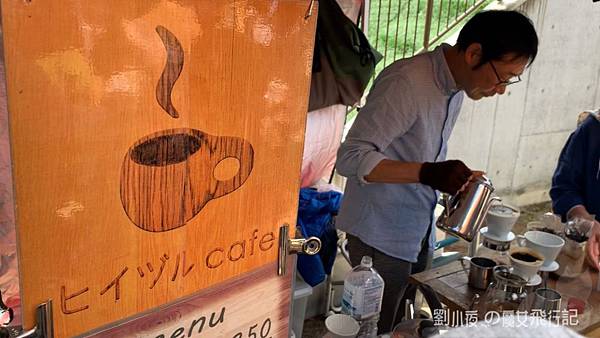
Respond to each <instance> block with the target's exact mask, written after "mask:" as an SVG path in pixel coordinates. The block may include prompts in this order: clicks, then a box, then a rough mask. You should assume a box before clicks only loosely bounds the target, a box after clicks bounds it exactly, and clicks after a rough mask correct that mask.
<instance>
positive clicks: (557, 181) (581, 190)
mask: <svg viewBox="0 0 600 338" xmlns="http://www.w3.org/2000/svg"><path fill="white" fill-rule="evenodd" d="M550 198H551V199H552V209H553V210H554V213H555V214H558V215H561V217H562V219H563V221H565V220H570V219H575V218H580V219H587V220H589V221H591V222H592V223H593V227H592V230H591V232H590V237H589V239H588V243H587V248H586V250H587V261H588V263H589V264H590V265H591V266H592V267H593V268H595V269H598V268H599V267H600V266H599V264H598V260H599V258H600V223H599V221H600V109H599V110H595V111H585V112H583V113H582V114H580V116H579V121H578V127H577V129H576V130H575V131H574V132H573V133H572V134H571V135H570V136H569V139H568V140H567V142H566V143H565V145H564V147H563V149H562V151H561V153H560V157H559V159H558V165H557V166H556V170H555V171H554V176H553V177H552V187H551V189H550Z"/></svg>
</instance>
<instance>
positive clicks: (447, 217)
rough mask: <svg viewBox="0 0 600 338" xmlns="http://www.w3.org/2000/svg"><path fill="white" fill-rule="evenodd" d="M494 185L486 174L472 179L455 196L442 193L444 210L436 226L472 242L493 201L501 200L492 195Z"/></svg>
mask: <svg viewBox="0 0 600 338" xmlns="http://www.w3.org/2000/svg"><path fill="white" fill-rule="evenodd" d="M492 192H494V187H493V186H492V182H491V181H490V180H489V179H488V178H487V177H486V176H484V175H481V176H478V177H476V178H475V179H473V180H471V181H470V182H469V184H468V185H467V187H466V189H465V190H463V191H462V192H459V193H458V194H456V195H454V196H451V197H450V196H449V195H448V194H442V203H443V205H444V212H443V213H442V215H440V217H439V218H438V220H437V222H436V226H437V227H438V228H440V229H442V230H443V231H445V232H447V233H449V234H451V235H454V236H458V237H460V238H462V239H464V240H466V241H467V242H471V241H472V240H473V238H474V237H475V235H476V234H477V232H479V229H480V228H481V225H482V224H483V220H484V219H485V216H486V214H487V212H488V209H489V208H490V206H491V204H492V201H494V200H495V201H501V199H500V198H498V197H496V196H492Z"/></svg>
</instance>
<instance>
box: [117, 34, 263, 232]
mask: <svg viewBox="0 0 600 338" xmlns="http://www.w3.org/2000/svg"><path fill="white" fill-rule="evenodd" d="M156 32H157V33H158V35H159V37H160V38H161V40H162V42H163V44H164V46H165V49H166V52H167V62H166V64H165V68H164V69H163V72H162V75H161V77H160V79H159V81H158V84H157V86H156V100H157V101H158V104H159V105H160V107H161V108H162V109H163V110H164V111H165V112H166V113H167V114H169V115H170V116H171V117H172V118H178V117H179V112H178V111H177V109H176V108H175V107H174V105H173V102H172V99H171V93H172V91H173V87H174V85H175V82H176V81H177V79H178V78H179V76H180V75H181V72H182V70H183V64H184V50H183V48H182V46H181V44H180V43H179V41H178V39H177V37H176V36H175V35H174V34H173V33H172V32H170V31H169V30H168V29H166V28H165V27H163V26H157V27H156ZM229 158H232V159H235V160H237V161H238V163H239V169H238V170H237V173H235V174H234V175H233V176H232V177H230V178H227V179H224V180H220V179H217V178H215V177H214V170H215V168H216V167H217V165H218V164H219V163H221V161H223V160H225V159H229ZM253 162H254V150H253V148H252V145H251V144H250V143H249V142H248V141H246V140H244V139H242V138H239V137H232V136H214V135H209V134H207V133H205V132H203V131H201V130H197V129H190V128H179V129H168V130H162V131H158V132H156V133H153V134H150V135H147V136H145V137H143V138H141V139H139V140H138V141H137V142H135V144H133V145H132V146H131V147H130V148H129V150H128V151H127V154H126V155H125V158H124V160H123V164H122V166H121V186H120V195H121V203H122V205H123V208H124V210H125V213H126V214H127V216H128V217H129V219H130V220H131V221H132V222H133V223H134V224H135V225H136V226H137V227H139V228H140V229H143V230H146V231H150V232H163V231H169V230H173V229H176V228H179V227H182V226H184V225H185V224H186V223H187V222H188V221H190V220H191V219H192V218H194V217H195V216H196V215H197V214H198V213H199V212H200V211H201V210H202V209H203V208H204V207H205V206H206V204H207V203H208V202H210V201H211V200H213V199H216V198H219V197H222V196H225V195H227V194H229V193H231V192H233V191H235V190H236V189H238V188H239V187H241V186H242V185H243V184H244V183H245V182H246V180H247V179H248V177H249V176H250V173H251V172H252V168H253V164H254V163H253Z"/></svg>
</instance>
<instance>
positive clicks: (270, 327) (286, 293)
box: [85, 264, 293, 338]
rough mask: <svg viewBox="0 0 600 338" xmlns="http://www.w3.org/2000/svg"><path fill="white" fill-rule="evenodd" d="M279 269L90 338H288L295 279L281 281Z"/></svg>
mask: <svg viewBox="0 0 600 338" xmlns="http://www.w3.org/2000/svg"><path fill="white" fill-rule="evenodd" d="M288 267H290V268H293V265H292V264H288ZM276 268H277V266H276V265H274V264H270V265H266V266H264V267H262V268H259V269H257V270H254V271H252V272H250V273H247V274H244V275H243V276H240V277H236V278H234V279H233V280H229V281H227V282H224V283H221V284H219V285H218V286H216V287H213V288H209V289H207V290H205V291H202V292H201V293H200V294H198V295H193V296H191V297H189V298H187V299H185V300H182V301H180V302H177V303H175V304H172V305H169V306H166V307H163V308H160V309H159V310H157V311H154V312H153V313H150V314H146V315H144V316H143V317H141V318H136V319H132V320H128V321H125V322H124V323H121V324H119V325H116V326H114V327H111V328H108V329H102V330H99V331H97V332H94V333H90V334H89V335H88V334H86V335H85V336H86V337H89V338H103V337H112V338H116V337H136V338H142V337H148V338H159V337H164V338H168V337H224V338H225V337H229V338H243V337H256V338H259V337H260V338H275V337H281V338H283V337H288V332H289V325H288V324H289V323H288V317H289V312H290V302H291V297H290V294H291V292H292V290H291V286H292V281H291V276H292V274H291V273H290V274H287V275H286V276H284V277H279V276H277V275H274V274H273V269H276Z"/></svg>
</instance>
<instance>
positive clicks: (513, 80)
mask: <svg viewBox="0 0 600 338" xmlns="http://www.w3.org/2000/svg"><path fill="white" fill-rule="evenodd" d="M489 63H490V66H492V69H493V70H494V74H496V78H497V79H498V83H496V86H510V85H511V84H515V83H517V82H521V75H517V76H516V78H515V77H511V78H510V79H508V80H502V79H501V78H500V75H498V71H497V70H496V67H495V66H494V64H493V63H492V61H490V62H489Z"/></svg>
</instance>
